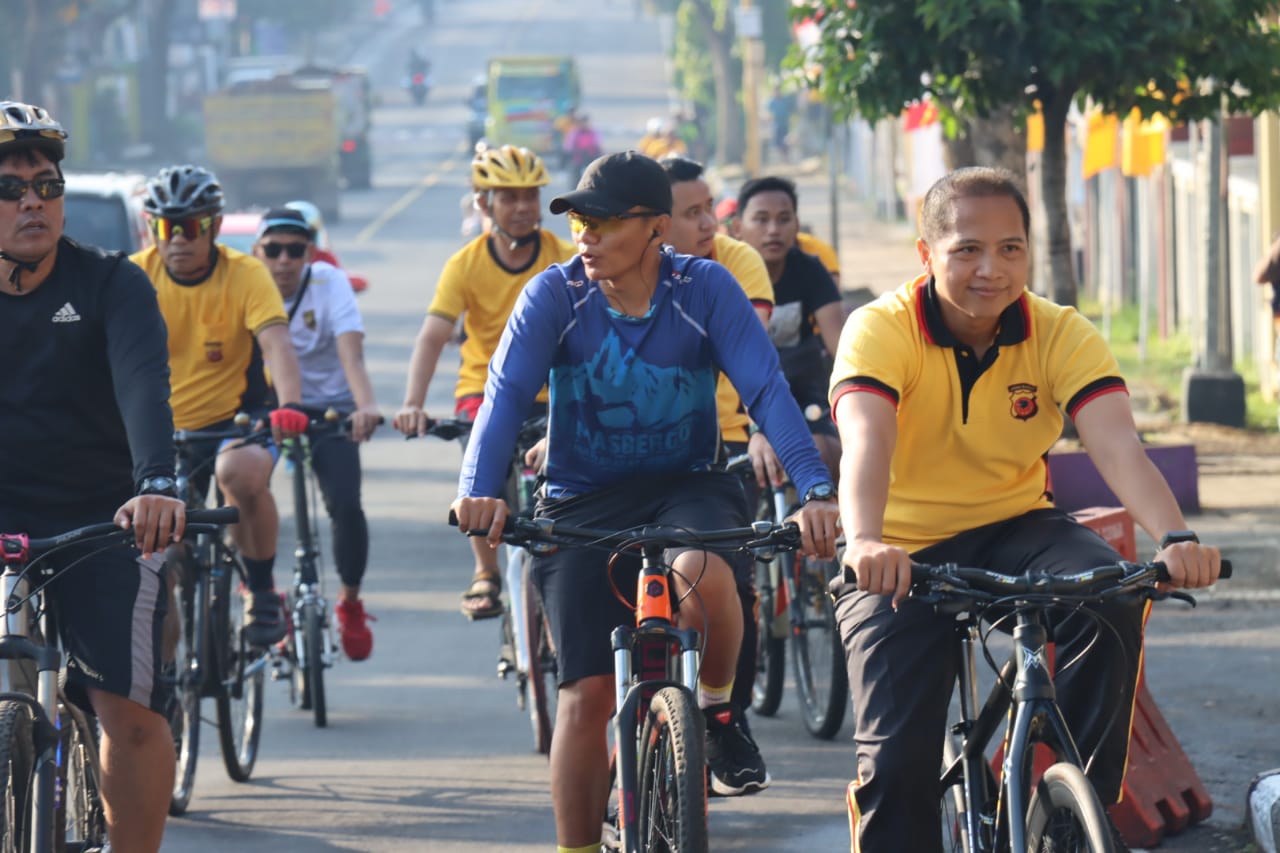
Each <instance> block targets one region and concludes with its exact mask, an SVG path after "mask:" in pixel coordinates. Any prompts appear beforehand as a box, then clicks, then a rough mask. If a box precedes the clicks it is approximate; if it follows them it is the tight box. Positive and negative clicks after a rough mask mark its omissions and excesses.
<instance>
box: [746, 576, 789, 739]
mask: <svg viewBox="0 0 1280 853" xmlns="http://www.w3.org/2000/svg"><path fill="white" fill-rule="evenodd" d="M774 559H775V560H779V561H780V565H781V570H780V573H779V575H778V576H779V577H782V573H785V572H786V571H788V568H787V566H788V563H787V561H788V560H790V559H794V558H793V557H792V555H791V554H778V555H776V556H775V557H774ZM756 567H757V572H758V573H767V572H769V571H771V569H770V566H767V565H763V564H760V563H757V564H756ZM766 579H767V575H766ZM756 589H758V590H760V591H761V592H760V598H759V601H758V602H757V606H756V611H757V612H756V622H757V623H758V625H759V630H758V631H757V632H756V680H755V684H754V685H752V688H751V710H753V711H755V712H756V713H757V714H759V715H760V716H762V717H772V716H773V715H774V714H776V713H778V708H780V707H781V706H782V690H783V687H785V686H786V681H787V634H786V631H785V630H783V631H782V632H779V631H778V630H777V625H776V623H777V622H778V621H779V620H778V619H777V617H776V616H775V614H774V610H775V608H776V606H777V604H776V603H777V595H778V593H777V589H776V588H774V587H773V584H772V583H764V584H762V583H759V582H757V584H756Z"/></svg>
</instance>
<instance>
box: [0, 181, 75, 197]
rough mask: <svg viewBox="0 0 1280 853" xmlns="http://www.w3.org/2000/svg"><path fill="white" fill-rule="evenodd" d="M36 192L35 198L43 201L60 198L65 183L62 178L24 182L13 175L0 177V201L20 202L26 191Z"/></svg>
mask: <svg viewBox="0 0 1280 853" xmlns="http://www.w3.org/2000/svg"><path fill="white" fill-rule="evenodd" d="M28 188H30V189H33V190H35V191H36V196H38V197H39V198H40V199H42V200H44V201H49V200H50V199H54V198H62V193H63V192H64V191H65V190H66V188H67V182H66V181H64V180H62V178H35V179H34V180H30V181H24V180H22V178H19V177H15V176H14V175H5V176H3V177H0V199H4V200H5V201H22V197H23V196H25V195H26V194H27V189H28Z"/></svg>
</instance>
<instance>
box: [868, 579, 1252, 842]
mask: <svg viewBox="0 0 1280 853" xmlns="http://www.w3.org/2000/svg"><path fill="white" fill-rule="evenodd" d="M911 572H912V589H911V593H910V594H911V595H912V596H914V597H916V598H918V599H920V600H922V601H924V602H926V603H929V604H932V605H933V606H934V608H935V609H936V610H937V611H938V612H939V613H943V614H955V615H956V623H955V633H956V639H957V643H956V655H957V672H958V679H957V693H958V695H959V717H958V719H957V720H956V722H955V723H954V724H952V725H951V726H949V731H948V733H947V735H946V739H945V742H944V748H943V763H942V773H941V777H940V782H939V788H940V791H941V797H942V815H943V823H942V832H943V844H944V848H945V849H947V850H952V851H965V853H1024V851H1029V853H1042V851H1050V850H1052V851H1062V850H1068V851H1070V850H1081V851H1092V853H1111V851H1112V850H1113V845H1112V840H1111V833H1110V829H1109V824H1108V819H1107V816H1106V812H1105V811H1104V809H1103V806H1102V803H1101V802H1100V801H1099V799H1098V795H1097V793H1096V792H1095V791H1094V789H1093V786H1092V785H1091V784H1090V783H1089V781H1088V779H1087V778H1086V777H1085V775H1084V766H1085V765H1084V764H1083V763H1082V761H1081V757H1080V754H1079V752H1078V750H1077V748H1076V745H1075V742H1074V740H1073V739H1072V737H1071V733H1070V732H1069V731H1068V730H1067V726H1066V723H1065V721H1064V719H1063V716H1062V712H1061V710H1060V709H1059V707H1058V703H1057V699H1056V697H1055V693H1054V686H1053V680H1052V676H1051V675H1050V673H1049V663H1048V656H1047V650H1046V646H1047V644H1048V642H1049V639H1048V630H1047V628H1046V621H1045V613H1046V611H1048V610H1050V609H1053V608H1069V609H1080V610H1082V611H1083V612H1090V611H1089V610H1088V605H1089V604H1091V603H1093V604H1097V603H1100V602H1103V601H1108V600H1111V599H1114V598H1119V597H1130V596H1132V597H1136V598H1138V599H1148V600H1156V599H1162V598H1165V597H1174V598H1177V599H1179V600H1183V601H1188V602H1190V603H1191V604H1192V605H1194V604H1195V599H1194V598H1192V597H1191V596H1189V595H1187V594H1185V593H1180V592H1172V593H1166V592H1163V591H1160V590H1158V589H1157V588H1156V587H1155V584H1156V583H1158V582H1162V581H1167V580H1168V577H1169V576H1168V573H1167V572H1166V571H1165V567H1164V564H1163V563H1158V562H1157V563H1129V562H1123V561H1122V562H1119V563H1116V564H1114V565H1108V566H1101V567H1098V568H1095V569H1092V570H1089V571H1084V572H1077V573H1074V574H1069V575H1050V574H1047V573H1035V572H1033V573H1029V574H1027V575H1024V576H1009V575H1003V574H999V573H997V572H992V571H988V570H985V569H972V568H962V567H959V566H956V565H954V564H946V565H940V566H926V565H914V566H912V570H911ZM1230 576H1231V564H1230V563H1229V562H1227V561H1225V560H1224V561H1223V563H1222V573H1221V577H1222V578H1229V577H1230ZM845 579H846V580H847V579H848V578H847V577H846V578H845ZM993 608H995V609H997V611H998V613H999V614H1000V615H998V616H996V618H995V619H994V620H988V621H991V623H992V624H991V625H990V626H988V628H987V631H986V633H985V634H984V633H982V631H981V630H980V627H981V622H982V621H983V619H984V618H985V617H986V616H988V614H989V611H991V610H992V609H993ZM1011 618H1012V619H1013V620H1014V621H1015V627H1014V629H1013V644H1014V645H1013V650H1012V652H1011V654H1010V655H1009V658H1008V660H1007V661H1006V662H1005V663H1004V665H1003V666H1002V667H1000V668H998V669H997V667H996V663H995V660H994V659H993V658H992V657H991V654H990V651H989V650H988V648H987V637H988V636H989V635H990V633H991V631H993V630H995V629H996V627H997V626H998V625H999V624H1000V623H1002V622H1004V621H1006V620H1009V619H1011ZM1095 618H1097V619H1099V620H1100V619H1101V617H1096V616H1095ZM979 644H980V645H981V646H982V648H983V654H984V657H985V658H986V660H987V662H988V664H990V665H991V667H992V669H993V670H996V671H997V672H998V675H997V678H996V683H995V685H994V686H993V687H992V690H991V692H990V694H989V695H988V697H987V700H986V702H985V703H984V704H983V705H982V707H981V708H979V707H978V704H977V700H978V695H977V684H976V656H975V646H976V645H979ZM1070 665H1071V664H1070V662H1068V663H1067V664H1066V666H1070ZM1002 719H1003V720H1006V723H1005V731H1004V739H1003V744H1004V757H1003V759H1002V761H1001V767H1002V774H1001V776H1002V778H1000V779H998V780H997V778H996V775H995V771H993V769H992V767H991V765H990V764H989V763H988V761H987V757H986V750H987V747H988V745H989V744H990V743H991V740H992V738H993V737H994V736H995V735H996V734H997V732H998V731H999V729H1000V724H1001V720H1002ZM1036 744H1044V745H1045V746H1047V747H1048V748H1049V749H1050V750H1051V751H1052V753H1053V755H1054V763H1053V764H1052V765H1050V766H1049V767H1048V768H1047V769H1046V770H1045V771H1044V773H1043V774H1042V775H1041V777H1040V779H1039V781H1038V782H1036V783H1035V784H1034V785H1033V784H1032V779H1033V769H1032V759H1033V755H1034V751H1035V746H1036ZM1028 793H1029V794H1030V797H1029V798H1028ZM850 796H852V793H850ZM1055 845H1056V846H1055Z"/></svg>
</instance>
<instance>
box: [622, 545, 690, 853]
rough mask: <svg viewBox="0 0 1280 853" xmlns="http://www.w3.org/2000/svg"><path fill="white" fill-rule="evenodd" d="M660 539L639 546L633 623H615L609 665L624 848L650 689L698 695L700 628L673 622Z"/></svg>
mask: <svg viewBox="0 0 1280 853" xmlns="http://www.w3.org/2000/svg"><path fill="white" fill-rule="evenodd" d="M663 551H664V548H663V546H662V545H661V544H657V545H654V544H646V545H645V546H644V547H643V548H642V553H643V558H642V559H643V563H642V567H641V570H640V577H639V579H638V581H637V584H636V624H635V626H634V627H632V626H629V625H621V626H619V627H617V628H614V629H613V633H612V634H611V635H610V639H611V642H612V646H613V669H614V680H615V685H616V702H617V706H616V711H615V713H614V717H613V727H614V728H613V730H614V743H616V744H618V746H619V748H618V819H619V822H620V823H621V825H622V832H623V844H624V846H623V849H624V850H626V851H634V850H639V849H640V835H639V832H640V827H639V826H638V822H637V818H636V809H637V806H638V799H639V798H638V797H637V787H638V785H637V767H636V764H637V762H636V758H637V755H636V750H635V749H634V748H631V747H630V746H627V745H634V744H635V743H637V742H638V741H639V739H640V732H639V723H640V719H641V715H642V712H643V710H644V709H646V708H647V707H648V704H649V701H650V699H652V697H653V695H654V694H655V693H656V692H658V690H659V689H661V688H663V687H669V686H676V687H681V688H683V689H685V690H688V691H689V692H691V693H692V694H693V695H694V696H695V697H696V696H697V695H698V670H699V668H700V665H701V655H700V653H699V651H698V632H697V631H694V630H692V629H688V628H677V627H676V626H675V623H674V621H673V612H672V601H673V600H674V599H673V597H672V595H673V593H672V590H671V588H670V576H669V575H668V574H667V570H666V568H665V566H664V564H663V560H662V556H663Z"/></svg>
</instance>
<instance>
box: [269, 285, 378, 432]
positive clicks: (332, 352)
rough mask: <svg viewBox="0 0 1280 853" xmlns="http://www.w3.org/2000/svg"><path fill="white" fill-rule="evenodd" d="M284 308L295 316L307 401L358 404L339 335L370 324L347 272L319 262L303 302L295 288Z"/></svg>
mask: <svg viewBox="0 0 1280 853" xmlns="http://www.w3.org/2000/svg"><path fill="white" fill-rule="evenodd" d="M304 275H305V273H304ZM284 307H285V311H287V312H288V313H289V314H290V315H291V316H292V317H293V319H292V320H290V321H289V336H290V337H291V338H293V348H294V349H295V350H296V351H297V353H298V368H299V370H300V371H301V373H302V405H304V406H307V407H315V408H327V407H329V406H333V407H334V408H338V409H345V410H347V411H350V410H351V409H353V408H355V399H354V397H352V394H351V388H350V387H349V386H348V385H347V375H346V373H345V372H343V369H342V361H341V359H339V358H338V336H339V335H344V334H346V333H347V332H360V333H362V334H363V333H364V322H363V321H362V320H361V318H360V309H359V308H357V307H356V296H355V293H354V292H353V291H352V290H351V280H350V279H349V278H347V274H346V273H345V272H343V271H342V270H340V269H338V268H337V267H335V266H333V264H328V263H325V262H324V261H316V262H314V263H313V264H311V281H310V283H308V285H307V290H306V292H305V293H303V294H302V300H301V303H298V294H297V293H296V292H295V293H294V297H293V299H286V300H285V303H284Z"/></svg>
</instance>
